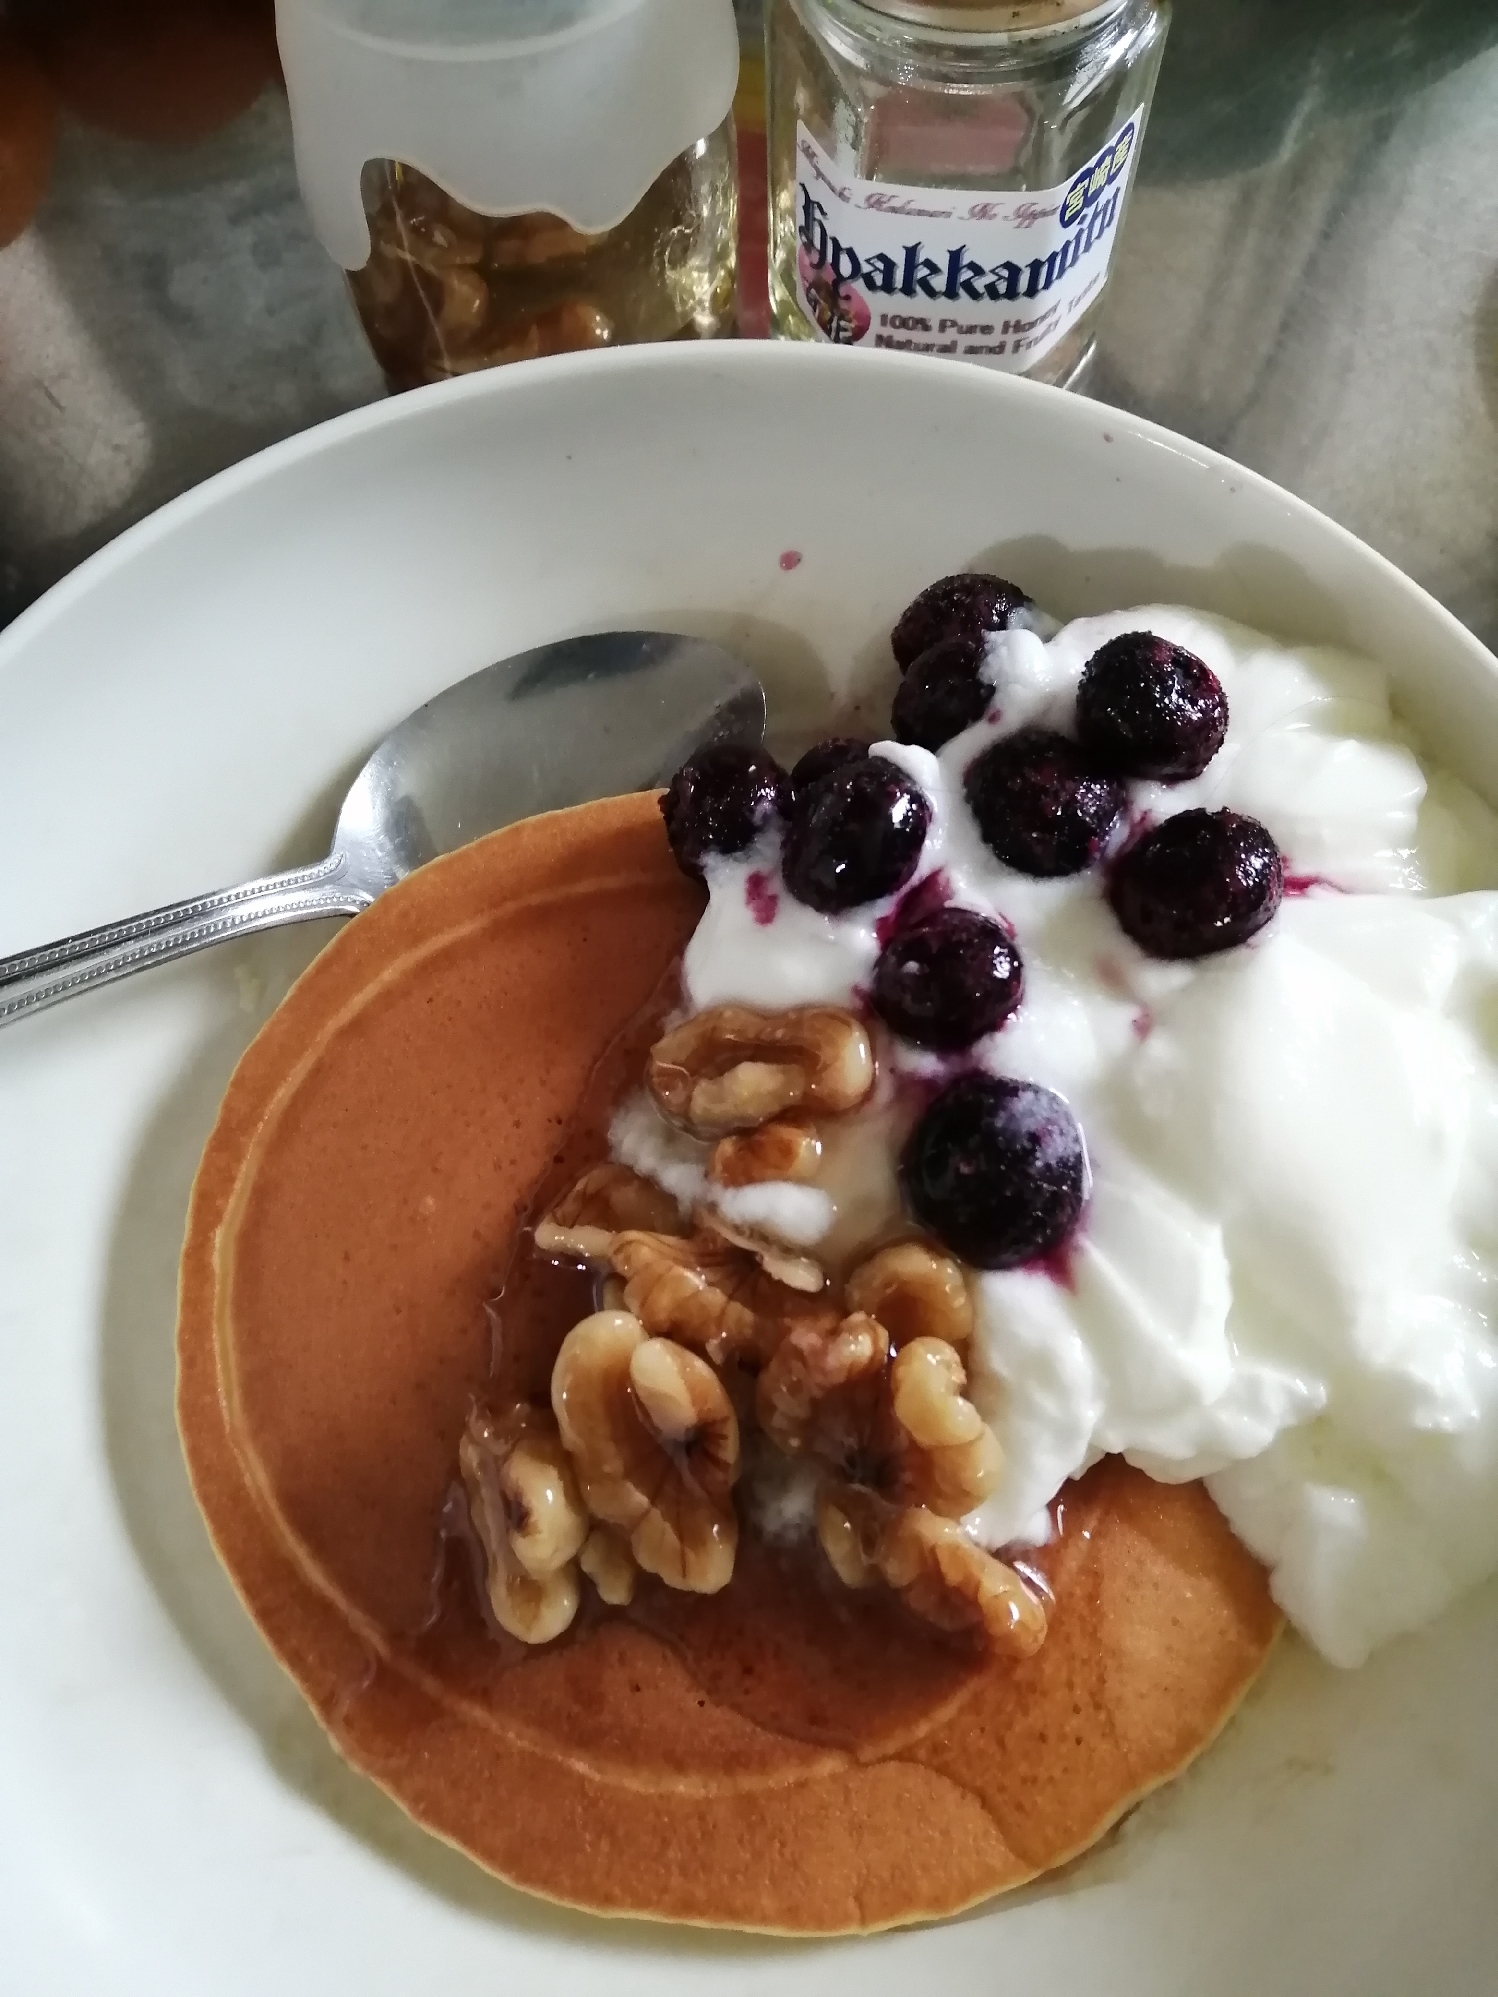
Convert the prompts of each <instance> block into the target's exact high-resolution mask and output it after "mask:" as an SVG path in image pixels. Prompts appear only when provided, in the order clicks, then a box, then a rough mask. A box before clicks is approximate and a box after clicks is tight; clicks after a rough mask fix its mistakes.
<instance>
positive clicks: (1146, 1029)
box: [1129, 1005, 1155, 1040]
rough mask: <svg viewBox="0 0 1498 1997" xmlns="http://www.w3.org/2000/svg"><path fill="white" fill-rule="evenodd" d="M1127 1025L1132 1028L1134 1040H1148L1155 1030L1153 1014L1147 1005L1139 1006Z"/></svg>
mask: <svg viewBox="0 0 1498 1997" xmlns="http://www.w3.org/2000/svg"><path fill="white" fill-rule="evenodd" d="M1129 1025H1130V1026H1131V1027H1132V1028H1133V1031H1134V1038H1135V1039H1136V1040H1148V1039H1149V1037H1150V1035H1151V1034H1152V1033H1153V1032H1154V1030H1155V1015H1154V1014H1153V1013H1152V1012H1151V1011H1150V1009H1149V1007H1148V1006H1147V1005H1146V1006H1141V1007H1140V1008H1139V1010H1138V1012H1136V1013H1135V1015H1134V1017H1133V1018H1132V1019H1131V1020H1130V1021H1129Z"/></svg>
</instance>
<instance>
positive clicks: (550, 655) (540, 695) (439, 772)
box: [0, 631, 765, 1026]
mask: <svg viewBox="0 0 1498 1997" xmlns="http://www.w3.org/2000/svg"><path fill="white" fill-rule="evenodd" d="M764 729H765V695H764V689H763V688H762V687H761V686H760V684H759V681H758V680H757V679H756V678H755V677H754V675H753V674H752V673H751V672H750V671H749V669H748V667H747V666H745V665H744V664H743V662H742V661H741V660H739V659H737V658H735V657H734V655H733V654H732V653H731V652H728V651H726V650H725V649H724V648H723V647H722V646H721V645H715V644H712V643H710V642H709V641H708V640H706V639H703V638H683V637H678V636H676V635H674V634H673V633H670V632H665V631H600V632H595V633H592V634H590V635H588V636H584V637H579V638H563V639H560V640H558V641H557V642H555V643H553V644H550V645H541V646H538V647H537V648H536V649H535V650H533V651H529V652H521V653H518V654H517V655H516V656H515V657H513V658H509V659H502V660H500V661H499V662H498V663H497V664H496V665H492V666H487V667H485V668H484V670H483V671H482V672H477V673H474V674H472V675H470V677H469V678H467V679H464V680H459V681H458V682H457V683H456V684H455V685H453V686H450V687H448V688H446V689H445V690H444V691H443V692H442V693H439V694H437V695H436V696H435V697H434V698H433V699H432V700H429V701H427V702H426V704H425V705H424V706H422V707H418V708H417V709H416V710H415V712H414V713H412V714H409V715H408V716H407V717H406V719H405V720H404V721H402V722H401V723H400V724H399V726H397V727H396V728H394V729H392V730H391V732H390V733H389V734H388V735H387V736H386V737H385V738H384V740H383V741H382V742H381V743H380V744H379V745H378V747H377V748H376V749H375V750H374V751H373V753H372V754H371V755H370V757H369V759H368V761H367V762H366V763H365V764H364V767H363V768H362V769H361V770H360V772H359V774H358V776H356V777H355V779H354V781H353V784H352V786H351V787H350V789H349V792H348V795H347V797H346V798H345V799H344V801H343V808H342V810H341V811H340V812H339V814H338V824H337V827H336V829H335V831H334V834H333V849H332V851H331V852H330V853H329V855H328V857H327V858H326V859H325V860H322V861H319V862H318V863H317V864H316V865H315V866H310V867H298V868H293V869H292V870H291V871H290V872H287V873H281V874H272V875H268V876H266V877H265V878H264V879H261V880H256V881H247V882H245V883H244V884H243V885H241V886H239V887H233V888H222V889H219V890H218V891H216V892H215V893H212V894H205V895H198V896H195V897H193V898H192V899H190V900H188V901H182V902H174V903H172V904H171V905H170V906H168V907H165V908H157V909H152V910H150V911H148V912H147V913H146V914H144V915H138V916H134V917H132V918H130V919H129V920H127V921H124V922H116V923H109V924H106V925H104V926H103V927H102V928H98V929H90V930H86V931H84V932H82V933H81V934H79V935H76V936H69V937H64V938H62V939H61V940H60V941H59V942H56V943H48V944H44V945H42V946H41V947H40V948H39V949H35V950H26V951H22V952H21V953H20V954H19V955H17V956H13V957H6V958H0V1026H5V1025H8V1024H10V1023H11V1022H12V1021H14V1020H17V1019H22V1018H24V1017H25V1016H26V1015H27V1014H28V1013H33V1012H40V1011H42V1010H44V1009H45V1008H46V1007H48V1006H54V1005H59V1004H61V1002H62V1001H63V1000H64V999H68V998H75V997H77V996H78V995H79V994H81V993H83V992H86V991H92V990H94V989H95V988H96V987H97V986H99V985H106V984H113V983H115V982H116V981H117V980H119V979H120V978H126V977H130V976H131V975H133V973H135V972H136V971H143V970H147V969H149V968H150V967H151V966H152V965H153V964H165V963H170V962H171V961H172V960H173V959H175V958H178V957H185V956H189V955H191V954H192V953H193V952H194V951H197V950H203V949H206V948H208V946H209V945H210V944H214V943H221V942H224V941H226V940H227V939H228V938H229V937H231V936H244V935H247V934H249V933H251V932H253V931H255V930H260V929H274V928H279V927H280V926H281V925H282V924H283V923H288V922H309V921H313V920H316V919H320V918H325V917H328V916H336V915H357V914H358V913H359V912H360V911H361V910H362V909H365V908H368V907H369V905H370V903H371V902H372V901H374V900H375V899H376V898H377V897H378V896H379V895H381V894H383V893H384V892H385V890H386V889H387V888H390V887H394V885H395V883H396V882H397V881H400V880H404V878H405V877H406V875H407V874H410V873H413V872H414V871H415V870H416V868H418V867H422V866H425V865H426V863H427V862H428V861H429V860H435V859H437V858H438V857H439V856H440V855H442V854H443V853H450V852H453V851H454V850H455V849H456V848H457V847H459V846H465V845H467V844H468V843H469V842H470V841H471V840H474V839H480V838H482V837H483V835H484V834H485V833H486V832H495V831H498V829H499V828H500V827H501V826H503V825H512V824H514V823H515V822H516V820H518V819H521V818H533V817H535V816H536V815H537V814H538V813H539V812H543V811H558V810H561V809H563V808H564V807H565V806H567V805H572V804H584V803H587V802H588V801H589V800H590V799H592V798H597V797H613V796H619V795H621V794H623V793H624V792H627V791H637V790H650V789H654V788H655V787H656V786H657V785H660V784H663V783H665V782H666V780H667V779H668V778H669V777H670V775H671V773H672V771H674V770H675V769H676V768H678V766H679V765H680V764H681V763H683V762H684V761H685V760H686V759H687V757H688V756H690V755H692V754H693V753H694V751H696V750H698V749H701V748H705V747H707V746H708V745H709V744H714V743H745V744H750V745H752V744H756V743H758V742H759V741H761V740H762V739H763V736H764Z"/></svg>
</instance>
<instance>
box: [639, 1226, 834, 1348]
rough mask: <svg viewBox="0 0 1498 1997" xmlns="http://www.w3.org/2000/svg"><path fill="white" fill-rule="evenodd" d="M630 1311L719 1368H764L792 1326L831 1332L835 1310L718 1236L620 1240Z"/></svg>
mask: <svg viewBox="0 0 1498 1997" xmlns="http://www.w3.org/2000/svg"><path fill="white" fill-rule="evenodd" d="M610 1261H611V1262H612V1264H613V1268H614V1272H615V1274H616V1275H618V1276H621V1277H622V1278H623V1279H624V1297H625V1302H626V1304H627V1305H628V1307H629V1309H630V1310H631V1311H633V1313H634V1314H635V1316H636V1317H638V1318H639V1319H640V1320H641V1322H642V1323H643V1324H644V1326H645V1328H646V1329H647V1330H648V1331H649V1332H650V1333H651V1334H652V1336H654V1337H657V1338H672V1339H675V1340H676V1342H677V1343H678V1344H680V1345H687V1346H690V1347H691V1349H692V1350H693V1351H694V1352H703V1353H706V1355H707V1357H708V1358H709V1359H710V1360H712V1362H713V1363H714V1365H720V1366H721V1365H725V1364H726V1363H727V1362H728V1361H729V1360H730V1359H736V1358H737V1359H744V1360H746V1361H748V1362H749V1363H750V1364H752V1365H762V1364H763V1363H764V1361H765V1360H766V1359H768V1358H769V1356H770V1354H771V1353H772V1352H773V1351H774V1350H775V1348H776V1346H777V1345H779V1343H780V1341H781V1339H782V1338H783V1337H784V1336H785V1334H786V1331H787V1329H788V1327H789V1326H790V1325H792V1324H805V1323H811V1324H816V1325H820V1326H821V1327H822V1328H823V1329H824V1330H830V1329H831V1328H832V1327H833V1326H834V1325H835V1324H836V1323H837V1320H838V1312H837V1309H836V1306H835V1305H832V1304H829V1303H825V1302H823V1301H822V1299H821V1298H820V1297H813V1296H808V1295H804V1294H802V1293H800V1292H798V1291H796V1290H791V1289H787V1288H786V1286H785V1285H784V1284H783V1283H777V1282H776V1281H775V1280H774V1278H773V1277H771V1276H767V1275H766V1274H765V1272H764V1271H763V1270H762V1269H761V1268H760V1267H759V1265H758V1263H757V1262H756V1261H755V1260H754V1258H753V1256H751V1255H748V1254H746V1253H745V1252H744V1251H743V1250H742V1249H740V1248H736V1247H734V1246H733V1245H732V1244H731V1243H730V1242H727V1241H725V1240H723V1239H722V1238H721V1236H719V1235H716V1234H703V1235H694V1236H692V1237H691V1238H690V1239H689V1240H685V1241H682V1240H677V1239H673V1238H672V1237H671V1236H669V1235H664V1234H637V1233H629V1234H621V1235H619V1236H618V1238H617V1239H616V1240H615V1242H614V1247H613V1252H612V1254H611V1256H610Z"/></svg>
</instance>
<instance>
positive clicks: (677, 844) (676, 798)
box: [661, 745, 790, 874]
mask: <svg viewBox="0 0 1498 1997" xmlns="http://www.w3.org/2000/svg"><path fill="white" fill-rule="evenodd" d="M789 798H790V780H789V778H788V777H787V776H786V773H785V771H784V770H783V769H782V768H781V767H780V765H779V763H777V762H776V760H775V758H774V757H773V756H767V755H766V754H765V752H764V750H763V749H735V748H730V747H728V746H726V745H725V746H722V747H719V748H715V749H703V750H700V751H699V752H698V754H697V755H695V756H693V757H692V758H691V759H690V760H689V761H688V762H685V763H683V764H682V766H681V768H680V769H679V770H678V771H677V772H676V775H675V776H674V777H673V778H672V779H671V782H670V785H669V786H668V788H667V790H666V794H665V796H664V797H663V798H662V799H661V816H662V818H664V819H665V821H666V837H667V839H669V840H670V842H671V851H672V852H673V853H674V854H675V855H676V864H677V866H678V867H680V868H681V870H682V872H683V873H684V874H700V873H701V872H702V866H703V862H704V860H705V859H706V858H707V855H708V854H709V853H742V852H743V851H744V849H745V847H747V846H752V845H753V844H754V842H755V840H756V839H757V838H758V837H759V835H760V833H761V832H763V831H764V829H765V827H766V826H767V825H769V824H770V822H771V821H772V820H773V819H774V818H775V816H776V814H777V813H778V812H781V811H783V810H784V809H785V807H786V804H787V803H788V802H789Z"/></svg>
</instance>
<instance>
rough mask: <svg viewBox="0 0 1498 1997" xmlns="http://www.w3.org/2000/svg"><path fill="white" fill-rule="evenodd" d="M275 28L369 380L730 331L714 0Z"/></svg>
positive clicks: (446, 10) (302, 12)
mask: <svg viewBox="0 0 1498 1997" xmlns="http://www.w3.org/2000/svg"><path fill="white" fill-rule="evenodd" d="M276 28H277V35H278V38H279V41H280V47H281V56H282V63H283V67H284V69H285V72H286V86H287V94H288V97H289V99H290V104H291V122H292V137H293V142H294V145H295V150H296V163H297V176H298V179H299V182H300V184H301V189H302V194H303V198H304V199H305V201H306V204H307V208H308V212H309V214H310V215H311V218H312V224H313V227H314V228H315V230H316V232H317V234H318V237H319V238H320V240H321V241H322V243H323V245H324V247H325V248H326V249H327V250H328V252H329V254H330V255H331V256H332V257H334V258H335V259H336V260H337V262H339V263H340V264H341V265H342V266H343V268H344V270H345V271H347V272H348V274H349V285H350V289H351V291H352V293H353V297H354V302H355V305H356V307H357V308H358V311H359V315H360V318H361V320H362V321H363V324H364V327H365V330H366V332H367V333H368V336H369V339H370V342H371V344H372V346H373V347H374V350H375V353H376V356H377V357H378V359H379V361H380V363H381V365H382V367H383V368H384V370H385V373H386V375H387V377H388V378H389V380H390V381H391V383H392V385H393V386H396V387H410V386H413V385H414V384H416V383H418V382H428V381H434V380H437V379H440V378H442V377H444V376H447V375H454V374H464V373H468V372H469V371H471V370H472V369H475V368H482V367H492V366H495V365H498V364H500V363H503V362H507V361H515V360H526V359H530V358H532V357H534V356H537V355H541V354H555V353H562V352H565V351H568V350H570V349H576V348H585V347H599V346H608V345H613V344H614V343H616V342H620V343H623V342H630V341H638V340H663V339H676V338H681V337H695V338H707V337H711V336H713V335H714V334H717V333H721V332H727V331H730V330H731V329H732V323H733V321H732V313H733V295H734V274H735V260H736V247H737V174H736V162H735V158H734V134H733V122H732V115H731V106H732V103H733V95H734V88H735V84H736V82H737V79H738V67H739V44H738V32H737V27H736V24H735V21H734V13H733V5H732V0H276Z"/></svg>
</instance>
